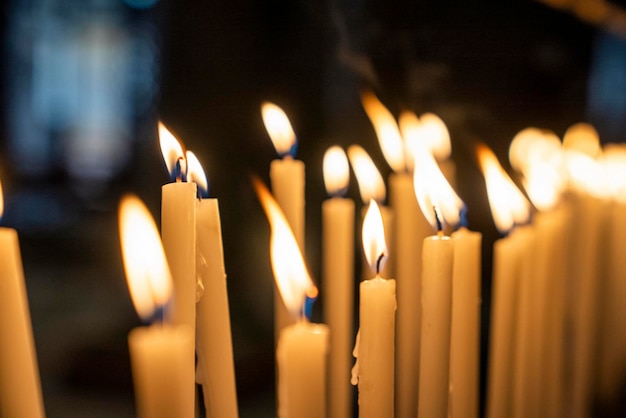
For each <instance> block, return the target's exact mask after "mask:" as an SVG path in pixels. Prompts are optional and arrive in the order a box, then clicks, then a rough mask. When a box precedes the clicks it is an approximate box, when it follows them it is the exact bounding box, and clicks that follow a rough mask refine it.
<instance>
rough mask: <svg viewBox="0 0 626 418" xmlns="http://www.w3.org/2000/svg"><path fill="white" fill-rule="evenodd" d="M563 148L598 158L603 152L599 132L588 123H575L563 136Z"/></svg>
mask: <svg viewBox="0 0 626 418" xmlns="http://www.w3.org/2000/svg"><path fill="white" fill-rule="evenodd" d="M563 148H565V149H566V150H572V151H577V152H580V153H582V154H585V155H588V156H589V157H591V158H597V157H598V156H600V153H601V151H602V149H601V147H600V136H599V135H598V131H596V129H595V128H594V127H593V126H592V125H590V124H588V123H583V122H580V123H575V124H574V125H572V126H570V127H569V128H568V129H567V131H565V135H564V136H563Z"/></svg>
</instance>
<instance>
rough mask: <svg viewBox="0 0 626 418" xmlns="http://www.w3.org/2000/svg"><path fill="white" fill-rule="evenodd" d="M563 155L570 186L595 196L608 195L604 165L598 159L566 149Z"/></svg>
mask: <svg viewBox="0 0 626 418" xmlns="http://www.w3.org/2000/svg"><path fill="white" fill-rule="evenodd" d="M565 157H566V164H567V173H568V175H569V180H570V185H571V186H573V187H574V188H575V189H577V190H579V191H584V192H586V193H589V194H590V195H593V196H597V197H605V196H606V195H608V193H609V190H608V189H609V186H608V184H607V182H606V181H605V176H604V167H603V166H602V164H600V162H599V161H598V160H596V159H595V158H591V157H590V156H589V155H587V154H584V153H582V152H578V151H573V150H567V152H566V154H565Z"/></svg>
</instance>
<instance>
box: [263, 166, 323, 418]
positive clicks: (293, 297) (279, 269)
mask: <svg viewBox="0 0 626 418" xmlns="http://www.w3.org/2000/svg"><path fill="white" fill-rule="evenodd" d="M253 182H254V187H255V189H256V192H257V196H258V197H259V201H260V202H261V205H262V206H263V210H264V211H265V215H266V216H267V218H268V221H269V223H270V228H271V237H270V255H271V263H272V270H273V272H274V278H275V281H276V287H277V288H278V292H279V295H280V297H281V298H282V300H283V302H284V303H285V307H286V309H287V312H289V314H290V315H291V316H293V317H294V318H296V320H295V322H294V323H293V324H291V325H288V326H286V327H285V328H283V329H282V330H281V332H280V334H279V336H278V344H277V348H276V361H277V364H278V416H279V418H324V417H325V416H326V357H327V355H328V327H327V326H326V325H323V324H313V323H311V322H309V321H308V319H307V317H306V313H305V312H304V311H305V310H306V306H305V305H306V302H307V300H310V299H312V298H315V297H316V296H317V288H316V287H315V285H314V284H313V281H312V280H311V277H310V276H309V273H308V271H307V268H306V265H305V263H304V259H303V257H302V252H301V251H300V248H299V247H298V244H297V242H296V239H295V237H294V235H293V232H292V231H291V228H290V227H289V224H288V222H287V220H286V218H285V216H284V214H283V213H282V211H281V209H280V207H279V206H278V203H277V202H276V200H275V199H274V197H273V196H272V195H271V193H270V192H269V190H267V188H266V187H265V185H264V184H263V183H262V182H261V181H260V180H258V179H257V178H254V179H253Z"/></svg>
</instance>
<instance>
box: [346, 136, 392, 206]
mask: <svg viewBox="0 0 626 418" xmlns="http://www.w3.org/2000/svg"><path fill="white" fill-rule="evenodd" d="M348 158H349V159H350V164H351V165H352V170H354V175H355V176H356V181H357V184H358V185H359V191H360V193H361V199H362V200H363V203H364V204H367V203H368V202H369V201H370V199H374V200H376V201H377V202H384V201H385V198H386V195H387V190H386V188H385V182H384V181H383V177H382V176H381V175H380V172H379V171H378V169H377V168H376V165H375V164H374V162H373V161H372V159H371V158H370V156H369V154H368V153H367V152H366V151H365V150H364V149H363V147H361V146H360V145H351V146H350V147H348Z"/></svg>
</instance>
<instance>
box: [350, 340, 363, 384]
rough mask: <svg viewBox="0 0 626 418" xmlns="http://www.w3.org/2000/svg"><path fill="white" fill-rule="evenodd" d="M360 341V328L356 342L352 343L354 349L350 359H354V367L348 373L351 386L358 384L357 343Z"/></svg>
mask: <svg viewBox="0 0 626 418" xmlns="http://www.w3.org/2000/svg"><path fill="white" fill-rule="evenodd" d="M360 341H361V328H359V330H358V331H357V333H356V341H355V342H354V349H353V350H352V357H354V359H355V360H354V366H352V370H351V373H350V383H351V384H352V386H356V385H358V384H359V342H360Z"/></svg>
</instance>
